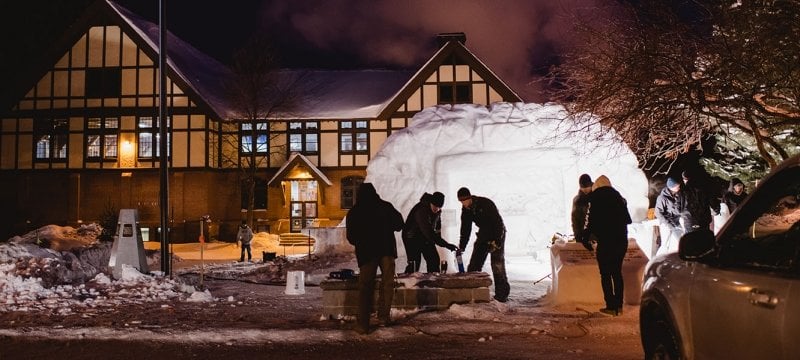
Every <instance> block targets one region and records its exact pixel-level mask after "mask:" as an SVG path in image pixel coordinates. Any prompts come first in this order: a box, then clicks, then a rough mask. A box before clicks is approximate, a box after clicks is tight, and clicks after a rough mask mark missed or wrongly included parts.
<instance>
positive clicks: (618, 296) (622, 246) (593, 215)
mask: <svg viewBox="0 0 800 360" xmlns="http://www.w3.org/2000/svg"><path fill="white" fill-rule="evenodd" d="M631 222H632V221H631V215H630V213H629V212H628V203H627V201H625V198H623V197H622V195H620V193H619V192H618V191H617V190H616V189H614V188H613V187H612V186H611V181H610V180H609V179H608V177H606V176H605V175H600V177H598V178H597V180H596V181H595V182H594V185H592V193H591V194H590V195H589V214H588V216H587V221H586V233H585V234H584V241H583V242H584V243H586V244H588V243H589V236H590V235H591V236H594V237H595V238H596V239H597V250H596V252H597V265H598V268H599V269H600V284H601V285H602V287H603V299H604V300H605V303H606V307H605V308H602V309H600V312H602V313H605V314H609V315H615V316H616V315H620V314H622V300H623V294H624V290H625V289H624V283H623V280H622V261H623V260H624V259H625V253H627V251H628V224H630V223H631Z"/></svg>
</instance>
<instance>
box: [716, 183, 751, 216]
mask: <svg viewBox="0 0 800 360" xmlns="http://www.w3.org/2000/svg"><path fill="white" fill-rule="evenodd" d="M736 184H741V185H742V187H744V183H742V181H741V180H739V179H737V178H733V179H731V182H730V185H729V186H728V191H726V192H725V194H723V195H722V201H723V202H724V203H725V205H727V206H728V212H730V213H733V211H734V210H736V208H737V207H739V204H741V203H742V201H744V198H746V197H747V192H746V191H745V190H744V189H742V193H741V194H738V195H737V194H736V191H735V190H734V189H733V188H734V186H736Z"/></svg>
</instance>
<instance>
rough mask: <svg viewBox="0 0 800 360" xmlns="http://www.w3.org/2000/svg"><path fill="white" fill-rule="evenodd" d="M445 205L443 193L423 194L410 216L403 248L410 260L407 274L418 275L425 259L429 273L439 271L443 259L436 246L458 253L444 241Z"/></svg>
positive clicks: (407, 220)
mask: <svg viewBox="0 0 800 360" xmlns="http://www.w3.org/2000/svg"><path fill="white" fill-rule="evenodd" d="M442 206H444V194H442V193H440V192H438V191H437V192H435V193H433V194H429V193H424V194H422V197H421V198H420V199H419V202H418V203H417V204H416V205H414V207H413V208H411V211H410V212H409V213H408V217H407V218H406V222H405V225H404V226H403V245H404V247H405V249H406V259H407V260H408V265H407V266H406V269H405V273H406V274H410V273H414V272H418V271H419V268H420V262H421V260H422V258H423V257H424V258H425V264H426V268H427V270H428V272H429V273H435V272H439V271H440V270H441V268H440V265H439V261H440V258H439V252H438V251H437V250H436V246H435V245H439V246H441V247H443V248H447V249H448V250H450V251H456V250H458V247H457V246H455V245H453V244H451V243H448V242H447V241H445V240H444V239H442V236H441V228H442V225H441V224H442V222H441V212H442Z"/></svg>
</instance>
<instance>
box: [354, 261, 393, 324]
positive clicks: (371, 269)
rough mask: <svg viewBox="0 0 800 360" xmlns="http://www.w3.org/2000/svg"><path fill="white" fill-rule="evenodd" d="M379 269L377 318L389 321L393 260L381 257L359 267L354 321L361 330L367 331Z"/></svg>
mask: <svg viewBox="0 0 800 360" xmlns="http://www.w3.org/2000/svg"><path fill="white" fill-rule="evenodd" d="M379 267H380V268H381V289H380V291H379V292H378V318H379V319H382V320H389V314H390V312H391V309H392V297H394V258H392V257H391V256H383V257H381V258H379V259H372V260H370V261H368V262H366V263H365V264H363V265H361V267H359V268H358V269H359V272H360V273H359V275H358V316H357V318H356V321H357V322H358V324H359V325H360V326H361V327H362V328H363V329H365V330H366V329H369V316H370V314H372V305H373V303H372V302H373V300H374V298H375V276H376V275H377V273H378V268H379Z"/></svg>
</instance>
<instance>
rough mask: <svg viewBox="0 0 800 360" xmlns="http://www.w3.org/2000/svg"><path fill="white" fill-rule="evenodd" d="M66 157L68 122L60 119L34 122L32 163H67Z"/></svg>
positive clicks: (67, 152) (67, 149)
mask: <svg viewBox="0 0 800 360" xmlns="http://www.w3.org/2000/svg"><path fill="white" fill-rule="evenodd" d="M59 145H62V146H59ZM43 146H44V147H43ZM68 157H69V120H67V119H62V118H55V119H37V120H35V121H34V129H33V161H34V162H67V158H68Z"/></svg>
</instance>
